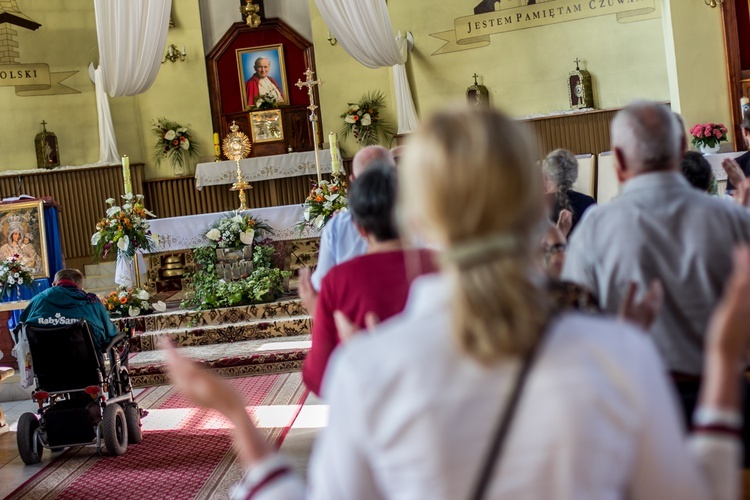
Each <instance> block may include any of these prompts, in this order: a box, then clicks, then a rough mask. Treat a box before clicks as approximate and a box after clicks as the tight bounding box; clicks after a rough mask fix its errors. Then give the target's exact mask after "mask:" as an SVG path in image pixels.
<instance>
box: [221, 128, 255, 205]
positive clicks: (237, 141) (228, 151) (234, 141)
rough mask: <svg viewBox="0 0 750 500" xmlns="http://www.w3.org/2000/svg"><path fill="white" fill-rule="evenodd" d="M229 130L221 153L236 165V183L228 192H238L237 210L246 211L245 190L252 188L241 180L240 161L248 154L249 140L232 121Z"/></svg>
mask: <svg viewBox="0 0 750 500" xmlns="http://www.w3.org/2000/svg"><path fill="white" fill-rule="evenodd" d="M229 130H231V131H232V133H231V134H229V135H227V136H226V137H225V138H224V143H223V145H222V151H224V156H226V157H227V158H229V159H230V160H232V161H234V162H236V163H237V182H235V183H234V184H232V187H231V189H230V191H239V192H240V195H239V197H240V208H238V209H237V210H247V202H246V200H245V190H247V189H252V188H253V187H252V186H251V185H250V183H248V182H245V181H243V180H242V169H241V168H240V160H242V159H243V158H247V155H249V154H250V139H249V138H248V137H247V136H246V135H245V134H244V133H242V132H240V127H239V126H238V125H237V124H236V123H235V122H234V121H233V122H232V126H231V127H229Z"/></svg>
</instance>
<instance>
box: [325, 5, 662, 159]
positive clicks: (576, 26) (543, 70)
mask: <svg viewBox="0 0 750 500" xmlns="http://www.w3.org/2000/svg"><path fill="white" fill-rule="evenodd" d="M476 3H478V2H474V3H469V2H432V1H429V0H410V1H409V2H389V4H388V8H389V11H390V14H391V20H392V23H393V26H394V30H398V29H401V30H409V31H411V32H412V33H413V35H414V38H415V47H414V51H413V53H412V58H411V63H410V70H411V75H412V80H411V83H412V89H413V91H414V96H415V101H416V103H417V107H418V111H419V112H420V114H421V115H424V114H425V113H428V112H430V111H432V110H435V109H436V108H439V107H440V106H443V105H444V104H445V103H447V102H451V101H455V100H463V99H464V93H465V91H466V88H467V87H468V86H469V85H471V83H472V78H471V75H472V74H473V73H474V72H476V73H477V74H479V75H480V76H481V77H483V80H484V85H486V86H487V88H488V89H489V90H490V93H491V100H492V103H493V104H494V105H495V106H498V107H501V108H503V109H504V110H505V111H506V112H508V113H509V114H511V115H513V116H525V115H530V114H537V113H539V114H546V113H552V112H555V111H561V110H567V109H568V108H569V106H568V95H567V88H566V85H565V83H566V78H567V75H568V73H569V72H570V71H571V70H573V69H575V63H574V62H573V61H574V60H575V59H576V57H578V58H580V59H582V60H583V61H584V63H583V64H582V69H588V70H589V71H590V72H591V74H592V76H593V81H594V92H595V101H596V106H597V108H614V107H620V106H623V105H626V104H627V103H628V102H630V101H632V100H633V99H635V98H647V99H656V100H668V99H669V84H668V78H667V70H666V58H665V49H664V37H663V30H662V22H661V20H660V19H658V18H657V19H651V20H646V21H642V22H637V23H628V24H618V22H617V20H616V19H615V16H613V15H608V16H603V17H595V18H590V19H584V20H581V21H573V22H566V23H560V24H555V25H550V26H544V27H539V28H533V29H525V30H520V31H514V32H509V33H504V34H498V35H493V36H492V37H491V43H490V45H489V46H487V47H483V48H479V49H474V50H467V51H461V52H454V53H449V54H442V55H437V56H433V55H432V53H433V52H435V51H436V50H438V49H439V48H440V47H441V46H442V45H443V42H441V41H440V40H438V39H436V38H433V37H430V34H431V33H438V32H441V31H446V30H449V29H451V28H452V27H453V20H454V19H455V18H458V17H462V16H466V15H470V14H471V13H472V12H473V5H474V4H476ZM657 5H658V2H657ZM310 11H311V15H312V23H313V34H314V43H315V56H316V63H317V68H318V72H319V74H320V76H321V78H323V79H324V80H326V84H325V86H324V87H323V88H321V107H322V110H323V117H322V119H323V123H324V127H325V128H326V130H337V129H338V128H339V127H340V123H341V120H340V118H339V117H338V115H340V114H341V113H342V112H343V111H344V110H345V106H346V102H347V101H352V100H358V99H359V98H360V97H361V95H362V94H363V93H364V92H366V91H368V90H376V89H379V90H383V91H385V92H387V93H389V103H388V106H389V108H388V111H389V113H388V114H389V116H391V117H392V116H393V113H394V112H395V110H394V107H395V102H394V100H393V98H392V95H393V94H392V82H391V76H390V73H391V71H390V70H389V69H380V70H368V69H366V68H364V67H363V66H362V65H360V64H358V63H356V62H355V61H354V60H352V59H351V58H350V57H349V56H348V55H347V54H346V53H345V52H344V50H343V49H342V48H341V47H340V45H337V46H335V47H331V46H330V45H329V43H328V41H327V40H326V35H327V30H328V28H327V27H326V25H325V23H324V22H323V20H322V18H321V16H320V14H319V12H318V10H317V8H316V6H315V3H314V1H313V0H311V1H310ZM347 145H348V150H349V151H353V150H356V147H354V145H353V143H352V142H351V141H350V142H348V143H347Z"/></svg>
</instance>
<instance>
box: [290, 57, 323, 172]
mask: <svg viewBox="0 0 750 500" xmlns="http://www.w3.org/2000/svg"><path fill="white" fill-rule="evenodd" d="M314 74H315V72H314V71H313V70H311V69H310V68H307V71H305V81H304V82H303V81H302V80H297V83H296V84H295V85H296V86H297V87H298V88H300V89H302V87H307V95H308V96H309V97H310V105H309V106H308V107H307V109H309V110H310V122H311V123H312V131H313V145H314V146H315V167H316V168H317V170H318V185H320V181H322V180H323V176H322V175H321V172H320V153H319V152H318V113H317V112H316V110H317V109H318V106H316V105H315V93H314V89H315V87H319V86H321V85H323V81H322V80H313V75H314Z"/></svg>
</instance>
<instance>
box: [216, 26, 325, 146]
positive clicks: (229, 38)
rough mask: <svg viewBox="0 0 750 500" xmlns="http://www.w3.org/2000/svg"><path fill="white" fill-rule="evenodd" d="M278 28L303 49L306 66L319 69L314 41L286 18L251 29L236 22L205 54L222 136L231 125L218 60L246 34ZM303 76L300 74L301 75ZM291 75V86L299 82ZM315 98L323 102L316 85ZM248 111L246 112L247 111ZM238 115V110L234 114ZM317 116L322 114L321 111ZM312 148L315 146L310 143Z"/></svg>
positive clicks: (319, 138) (320, 137)
mask: <svg viewBox="0 0 750 500" xmlns="http://www.w3.org/2000/svg"><path fill="white" fill-rule="evenodd" d="M270 30H275V31H278V32H280V33H281V34H282V35H284V36H285V37H287V38H288V39H289V40H291V41H292V43H293V44H294V45H296V46H297V47H299V48H301V49H303V52H304V59H305V65H306V66H307V67H308V68H310V69H312V70H313V71H316V68H315V48H314V47H313V44H312V42H310V41H308V40H307V39H305V38H304V37H303V36H301V35H300V34H299V33H297V32H296V31H294V30H293V29H292V28H291V27H290V26H289V25H287V24H286V23H285V22H284V21H282V20H281V19H277V18H272V19H265V20H264V21H263V23H262V24H261V25H260V26H258V27H257V28H251V27H250V26H248V25H247V24H245V23H243V22H238V23H234V24H233V25H232V27H231V28H230V29H229V30H228V31H227V32H226V34H225V35H224V36H223V37H222V38H221V40H219V43H217V44H216V46H215V47H214V48H213V49H212V50H211V52H209V53H208V55H207V56H206V72H207V74H208V91H209V102H210V104H211V120H212V122H213V127H214V130H216V131H218V132H219V136H220V137H224V136H225V135H227V134H228V133H229V128H228V126H226V124H225V123H224V121H223V120H222V116H223V114H222V111H221V93H220V86H219V72H218V60H219V59H220V58H221V57H222V56H223V55H224V53H225V52H226V51H227V50H229V46H230V45H231V44H232V43H233V42H234V41H235V39H236V38H237V37H238V36H240V35H242V34H245V33H252V32H258V31H270ZM300 76H301V75H300ZM288 77H289V78H290V80H289V84H290V86H291V85H293V84H294V81H296V77H295V76H294V75H288ZM314 92H315V99H316V101H317V102H318V103H320V96H319V95H318V89H317V87H316V88H315V89H314ZM245 113H247V112H246V111H245ZM232 114H235V113H232ZM318 116H319V117H320V110H318ZM318 123H319V124H320V126H319V127H318V128H319V130H323V126H322V122H318ZM308 128H309V136H310V137H312V126H311V125H310V124H309V121H308ZM318 143H322V135H321V134H318ZM310 149H312V146H310Z"/></svg>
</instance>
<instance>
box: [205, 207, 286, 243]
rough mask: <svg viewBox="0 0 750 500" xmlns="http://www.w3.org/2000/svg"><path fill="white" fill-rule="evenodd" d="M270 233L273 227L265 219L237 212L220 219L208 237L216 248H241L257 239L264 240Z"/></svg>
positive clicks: (207, 234)
mask: <svg viewBox="0 0 750 500" xmlns="http://www.w3.org/2000/svg"><path fill="white" fill-rule="evenodd" d="M268 234H273V229H272V228H271V226H269V225H268V224H266V222H265V221H264V220H262V219H256V218H255V217H253V216H251V215H249V214H245V215H243V214H241V213H239V212H235V213H234V215H227V216H226V217H222V218H221V219H219V220H218V221H217V222H216V223H215V224H214V225H213V226H212V227H211V229H210V230H209V231H208V232H207V233H206V238H207V239H208V240H209V241H210V242H211V243H210V244H211V246H213V247H215V248H240V247H242V246H243V245H251V244H252V243H253V241H254V240H256V239H257V240H258V241H260V240H263V239H265V238H266V237H267V235H268Z"/></svg>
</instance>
